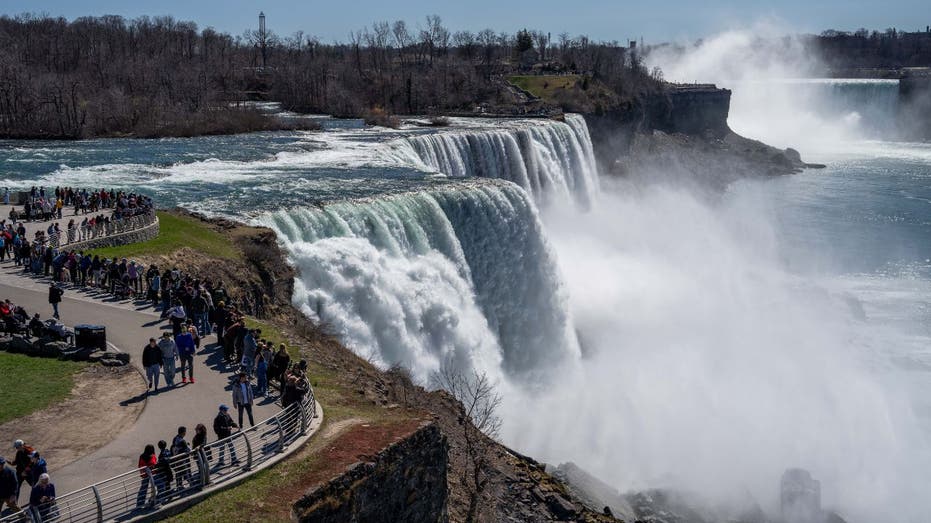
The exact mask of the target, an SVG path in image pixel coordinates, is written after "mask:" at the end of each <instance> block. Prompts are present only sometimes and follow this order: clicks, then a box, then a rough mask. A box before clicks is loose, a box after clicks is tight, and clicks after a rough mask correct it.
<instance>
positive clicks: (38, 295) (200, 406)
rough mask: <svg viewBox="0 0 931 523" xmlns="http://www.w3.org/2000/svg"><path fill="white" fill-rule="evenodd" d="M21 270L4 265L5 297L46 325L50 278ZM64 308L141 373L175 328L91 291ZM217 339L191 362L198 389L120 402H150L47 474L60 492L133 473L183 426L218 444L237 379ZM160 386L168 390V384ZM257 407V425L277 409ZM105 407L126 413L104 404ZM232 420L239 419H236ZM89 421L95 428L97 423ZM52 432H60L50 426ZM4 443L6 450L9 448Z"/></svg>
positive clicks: (70, 294) (1, 294)
mask: <svg viewBox="0 0 931 523" xmlns="http://www.w3.org/2000/svg"><path fill="white" fill-rule="evenodd" d="M66 218H67V217H66ZM66 222H67V219H66ZM45 223H46V226H47V223H48V222H45ZM21 271H22V269H21V268H19V267H15V266H14V265H13V264H12V263H11V262H5V263H3V264H2V265H0V299H6V298H9V299H11V300H13V301H14V302H15V303H17V304H19V305H22V306H23V307H24V308H25V309H26V310H27V311H28V312H29V313H30V314H33V313H35V312H39V313H40V314H41V315H42V318H43V319H44V318H48V317H50V316H51V306H50V305H49V303H48V280H46V279H36V278H33V277H30V276H26V275H23V274H22V273H21ZM60 309H61V318H62V321H63V322H65V323H66V324H67V325H69V326H73V325H76V324H81V323H90V324H97V325H105V326H106V327H107V341H109V342H111V343H113V344H114V345H115V346H116V347H117V348H119V350H121V351H123V352H128V353H129V354H131V355H132V365H133V366H135V367H136V368H137V369H140V370H141V368H142V367H141V360H142V348H143V346H144V345H145V344H146V343H147V342H148V339H149V338H150V337H155V338H158V336H159V335H160V334H161V332H162V331H163V330H169V329H170V327H169V325H168V323H167V322H165V321H161V320H160V319H159V314H158V312H155V311H153V310H152V309H151V308H149V307H148V306H139V305H137V304H136V303H134V302H132V301H128V300H123V301H119V300H115V299H114V298H112V297H109V296H108V295H105V294H102V293H98V292H96V291H94V290H81V289H77V288H72V287H70V286H68V287H66V291H65V295H64V301H63V303H61V305H60ZM215 341H216V337H215V336H213V335H211V336H207V337H205V338H203V339H202V341H201V348H200V350H199V351H198V352H197V354H196V356H195V362H194V365H195V377H196V379H197V383H196V384H187V385H178V386H176V387H175V388H173V389H161V388H160V389H159V392H158V393H157V394H151V395H149V396H148V397H146V396H144V395H143V396H141V397H127V398H125V400H124V401H123V402H121V403H122V404H125V403H129V402H139V401H145V402H146V405H145V407H144V409H143V411H142V414H140V415H139V418H138V419H137V420H136V423H135V425H133V426H132V428H130V429H129V430H127V431H125V432H123V433H122V434H118V435H115V438H114V439H113V440H112V441H111V442H110V443H108V444H106V445H105V446H103V447H102V448H100V449H99V450H97V451H96V452H94V453H92V454H89V455H87V456H84V457H82V458H80V459H78V460H76V461H74V462H73V463H70V464H67V465H65V466H60V464H56V463H49V475H50V476H51V477H52V481H54V482H55V487H56V490H57V491H58V492H59V493H60V494H64V493H67V492H70V491H72V490H75V489H77V488H80V487H83V486H86V485H90V484H92V483H95V482H98V481H102V480H105V479H108V478H110V477H113V476H116V475H118V474H120V473H123V472H126V471H127V470H131V469H133V468H135V467H136V462H137V460H138V457H139V454H141V453H142V449H143V447H144V446H145V445H146V444H147V443H151V444H155V443H157V442H158V440H160V439H164V440H165V441H167V442H169V443H170V441H171V438H172V437H173V436H174V435H175V433H176V431H177V428H178V426H180V425H184V426H186V427H188V433H187V437H188V441H190V438H192V437H193V435H194V426H195V425H196V424H197V423H203V424H204V425H206V426H207V434H208V438H207V440H208V441H214V440H215V439H216V436H215V435H214V434H213V429H212V424H213V418H214V416H215V415H216V412H217V407H218V405H219V404H220V403H226V404H230V403H231V398H230V389H229V384H230V379H231V377H232V373H233V369H228V368H227V367H226V365H225V364H224V363H223V358H222V355H221V351H220V348H219V347H218V346H217V345H215ZM163 378H164V376H163ZM140 379H141V378H140ZM180 379H181V378H180V373H179V375H178V376H177V377H176V382H180ZM162 381H163V383H162V385H163V386H164V379H163V380H162ZM256 402H257V403H256V406H255V408H254V409H253V410H254V412H253V414H254V416H255V421H256V422H259V421H261V420H263V419H265V418H267V417H269V416H271V415H273V414H275V413H276V412H277V411H278V407H277V406H276V405H275V404H274V402H273V401H272V400H271V399H268V398H256ZM100 408H101V409H111V408H124V407H123V406H121V405H101V406H100ZM231 414H233V417H234V419H235V418H236V413H235V412H231ZM87 422H88V423H94V420H88V421H87ZM246 423H248V419H246ZM49 430H55V427H49ZM76 437H79V436H78V435H76ZM0 444H3V445H4V446H6V445H9V443H5V442H0ZM38 450H39V451H40V452H41V451H42V449H38ZM11 451H12V449H4V450H0V454H3V455H5V454H10V452H11ZM27 498H28V493H22V494H21V497H20V500H21V501H23V500H25V499H27Z"/></svg>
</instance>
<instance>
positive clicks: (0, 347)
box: [0, 336, 13, 351]
mask: <svg viewBox="0 0 931 523" xmlns="http://www.w3.org/2000/svg"><path fill="white" fill-rule="evenodd" d="M12 342H13V339H12V338H11V337H9V336H4V337H2V338H0V351H8V350H10V343H12Z"/></svg>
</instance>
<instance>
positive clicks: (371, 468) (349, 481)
mask: <svg viewBox="0 0 931 523" xmlns="http://www.w3.org/2000/svg"><path fill="white" fill-rule="evenodd" d="M447 451H448V445H447V442H446V436H444V435H443V434H442V433H441V432H440V429H439V427H438V426H437V425H435V424H432V423H431V424H428V425H425V426H423V427H421V428H420V429H419V430H417V432H415V433H414V434H412V435H411V436H409V437H407V438H406V439H403V440H401V441H400V442H398V443H395V444H394V445H391V446H389V447H387V448H385V449H384V450H382V451H381V452H379V453H378V455H377V456H375V459H374V460H373V461H371V462H366V463H357V464H355V465H353V466H352V467H350V468H349V470H347V471H346V472H345V473H343V474H342V475H341V476H339V477H337V478H335V479H333V480H331V481H330V482H329V483H327V484H325V485H323V486H321V487H318V488H315V489H313V490H311V491H310V492H307V493H306V494H305V495H304V496H303V497H301V498H300V499H299V500H298V501H297V502H295V503H294V505H293V507H292V512H291V515H292V517H291V519H292V520H293V521H298V522H300V523H330V522H332V523H338V522H346V521H395V522H399V523H400V522H424V523H427V522H445V521H447V515H446V499H447V491H448V489H447V485H446V469H447V464H448V459H447Z"/></svg>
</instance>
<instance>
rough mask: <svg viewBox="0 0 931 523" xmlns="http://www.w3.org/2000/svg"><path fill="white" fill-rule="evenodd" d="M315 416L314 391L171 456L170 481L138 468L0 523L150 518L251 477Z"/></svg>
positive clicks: (165, 475) (85, 522)
mask: <svg viewBox="0 0 931 523" xmlns="http://www.w3.org/2000/svg"><path fill="white" fill-rule="evenodd" d="M316 415H317V402H316V400H315V399H314V391H313V388H310V389H309V391H308V393H307V395H306V396H305V397H304V400H303V401H302V402H300V403H294V404H292V405H289V406H288V408H286V409H282V410H281V411H280V412H278V414H276V415H274V416H272V417H270V418H268V419H267V420H265V421H263V422H261V423H259V424H258V425H256V426H254V427H250V428H248V429H246V430H240V431H239V432H236V433H235V434H233V435H232V436H230V437H228V438H225V439H222V440H219V441H215V442H213V443H210V444H208V445H205V446H203V447H199V448H197V449H194V450H193V451H191V452H189V453H186V454H181V455H178V456H172V458H171V461H170V464H171V467H170V469H171V476H173V477H169V476H168V473H166V472H165V471H162V470H161V469H160V468H157V470H150V469H148V468H139V469H134V470H130V471H128V472H125V473H123V474H120V475H119V476H116V477H113V478H110V479H108V480H104V481H101V482H100V483H95V484H93V485H91V486H89V487H84V488H82V489H79V490H76V491H74V492H69V493H68V494H65V495H63V496H59V497H58V498H57V499H55V500H54V501H52V502H50V503H45V504H42V505H38V506H28V507H26V508H24V509H23V510H21V511H19V512H16V513H14V514H10V515H8V516H5V517H3V518H0V523H14V522H15V523H21V522H29V523H93V522H97V523H103V522H105V521H108V522H109V521H128V520H131V519H134V518H136V517H140V516H146V515H153V514H154V513H156V512H158V511H159V510H160V509H161V508H162V507H163V506H164V505H166V504H168V503H172V502H175V501H178V500H180V499H183V498H185V497H192V496H193V495H195V494H197V493H199V492H201V491H202V490H203V489H204V488H206V487H208V486H211V485H216V484H218V483H223V482H227V481H229V480H231V479H234V478H239V477H242V476H246V475H249V474H251V473H252V470H253V469H254V468H255V467H256V466H258V465H260V464H262V463H264V462H266V461H268V460H270V459H272V457H273V456H275V455H276V454H280V453H282V452H284V451H285V449H287V447H288V445H290V444H291V443H293V442H294V441H296V440H298V439H300V438H301V437H302V436H304V435H305V434H306V433H307V430H308V427H310V423H311V420H312V419H313V418H314V417H315V416H316Z"/></svg>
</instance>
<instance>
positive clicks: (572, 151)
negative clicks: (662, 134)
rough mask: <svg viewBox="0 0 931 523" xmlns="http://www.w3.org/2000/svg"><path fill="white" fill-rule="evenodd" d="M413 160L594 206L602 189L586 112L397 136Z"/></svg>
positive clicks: (547, 198) (548, 198) (541, 196)
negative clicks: (538, 121) (539, 120)
mask: <svg viewBox="0 0 931 523" xmlns="http://www.w3.org/2000/svg"><path fill="white" fill-rule="evenodd" d="M392 145H395V146H396V147H397V149H396V150H397V152H398V153H399V154H400V157H401V158H402V159H404V160H407V161H409V162H410V163H412V164H417V163H419V162H422V163H423V165H425V166H426V168H428V169H432V170H435V171H437V172H441V173H444V174H446V175H449V176H455V177H473V176H478V177H483V178H499V179H502V180H508V181H511V182H514V183H516V184H517V185H519V186H521V187H522V188H524V189H525V190H526V191H528V192H529V193H530V194H532V195H534V197H535V198H536V199H537V201H538V202H543V203H545V202H553V201H555V202H559V203H564V202H570V201H576V202H577V203H578V204H579V205H581V206H582V207H583V208H587V207H589V206H590V205H591V204H592V202H593V201H594V200H595V197H596V194H597V192H598V176H597V173H596V169H595V160H594V154H593V152H592V142H591V138H590V137H589V135H588V127H587V126H586V125H585V120H584V119H582V117H581V116H579V115H575V114H570V115H566V123H565V124H563V123H558V122H544V123H542V124H538V125H529V126H523V127H519V128H512V129H507V128H505V129H501V130H497V131H495V130H490V129H483V130H480V131H477V132H476V131H466V132H445V133H433V134H425V135H420V136H415V137H411V138H408V139H405V140H401V141H398V142H395V143H394V144H392Z"/></svg>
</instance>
